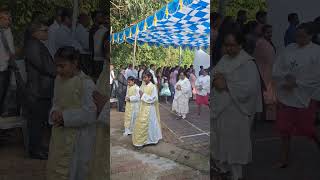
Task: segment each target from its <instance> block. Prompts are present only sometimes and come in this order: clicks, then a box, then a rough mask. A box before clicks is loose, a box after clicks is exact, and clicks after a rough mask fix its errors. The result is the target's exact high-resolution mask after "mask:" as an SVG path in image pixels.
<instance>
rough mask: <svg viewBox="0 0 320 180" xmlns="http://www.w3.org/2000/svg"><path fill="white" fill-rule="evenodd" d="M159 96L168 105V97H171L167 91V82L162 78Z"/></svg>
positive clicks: (168, 90)
mask: <svg viewBox="0 0 320 180" xmlns="http://www.w3.org/2000/svg"><path fill="white" fill-rule="evenodd" d="M160 96H163V97H165V100H166V103H168V97H170V96H171V92H170V89H169V81H168V79H167V78H166V77H164V78H163V83H162V88H161V91H160Z"/></svg>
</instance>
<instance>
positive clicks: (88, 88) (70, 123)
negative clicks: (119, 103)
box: [49, 73, 107, 180]
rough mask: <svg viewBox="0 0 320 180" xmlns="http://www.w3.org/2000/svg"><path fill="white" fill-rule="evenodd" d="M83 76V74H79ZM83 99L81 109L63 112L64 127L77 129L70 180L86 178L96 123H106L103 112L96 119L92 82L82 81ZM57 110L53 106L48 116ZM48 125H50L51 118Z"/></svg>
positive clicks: (94, 88)
mask: <svg viewBox="0 0 320 180" xmlns="http://www.w3.org/2000/svg"><path fill="white" fill-rule="evenodd" d="M81 75H83V73H82V74H81ZM83 90H84V92H83V97H82V99H81V109H70V110H66V111H63V112H62V113H63V119H64V127H66V128H77V135H76V141H75V145H74V147H73V149H74V153H73V157H72V162H71V168H70V180H84V179H85V178H86V177H87V176H88V171H89V166H88V163H89V161H90V160H91V158H92V155H93V150H94V145H95V138H96V124H97V122H102V123H104V124H105V123H106V120H107V118H106V113H107V111H106V110H104V111H103V113H102V114H100V117H99V118H97V108H96V105H95V104H94V101H93V97H92V94H93V92H94V91H95V90H96V85H95V84H94V82H93V81H92V80H89V79H88V80H84V82H83ZM56 109H57V108H56V106H55V104H53V107H52V109H51V112H50V114H51V113H52V112H53V111H55V110H56ZM49 123H50V124H51V125H52V124H53V121H52V119H51V116H50V118H49Z"/></svg>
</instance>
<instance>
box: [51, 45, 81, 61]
mask: <svg viewBox="0 0 320 180" xmlns="http://www.w3.org/2000/svg"><path fill="white" fill-rule="evenodd" d="M79 57H80V53H79V51H78V50H76V49H75V48H74V47H71V46H65V47H62V48H59V49H58V51H57V52H56V54H55V55H54V59H55V60H56V61H68V62H70V63H78V62H79ZM78 65H79V63H78Z"/></svg>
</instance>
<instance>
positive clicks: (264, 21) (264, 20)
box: [256, 11, 268, 37]
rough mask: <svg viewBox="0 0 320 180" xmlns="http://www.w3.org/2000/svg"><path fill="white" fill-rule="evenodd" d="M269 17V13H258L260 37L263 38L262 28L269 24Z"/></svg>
mask: <svg viewBox="0 0 320 180" xmlns="http://www.w3.org/2000/svg"><path fill="white" fill-rule="evenodd" d="M267 16H268V13H267V12H265V11H258V12H257V13H256V21H257V22H258V26H257V34H258V36H259V37H260V36H262V27H263V26H264V25H266V24H267Z"/></svg>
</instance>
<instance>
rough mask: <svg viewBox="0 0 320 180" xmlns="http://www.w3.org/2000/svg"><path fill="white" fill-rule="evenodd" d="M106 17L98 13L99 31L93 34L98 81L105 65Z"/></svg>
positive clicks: (95, 70) (94, 71)
mask: <svg viewBox="0 0 320 180" xmlns="http://www.w3.org/2000/svg"><path fill="white" fill-rule="evenodd" d="M105 22H106V16H105V14H104V13H103V12H99V13H97V15H96V17H95V23H96V24H97V26H98V29H97V30H96V31H95V33H94V34H93V36H92V38H93V61H94V63H93V64H94V70H93V77H94V79H97V78H98V77H99V75H100V73H101V72H102V69H103V63H104V61H105V51H104V38H105V37H106V32H107V31H108V29H107V28H106V26H105Z"/></svg>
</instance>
